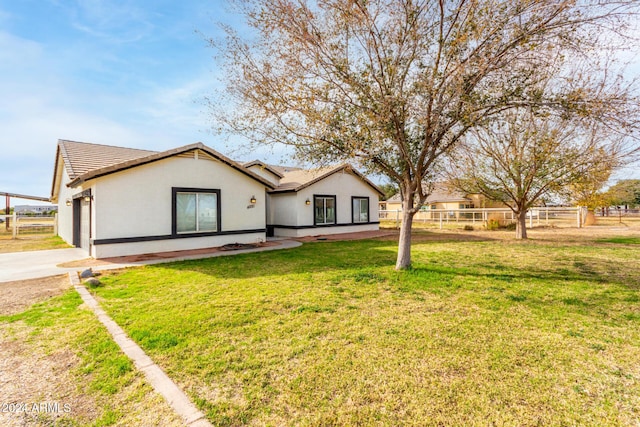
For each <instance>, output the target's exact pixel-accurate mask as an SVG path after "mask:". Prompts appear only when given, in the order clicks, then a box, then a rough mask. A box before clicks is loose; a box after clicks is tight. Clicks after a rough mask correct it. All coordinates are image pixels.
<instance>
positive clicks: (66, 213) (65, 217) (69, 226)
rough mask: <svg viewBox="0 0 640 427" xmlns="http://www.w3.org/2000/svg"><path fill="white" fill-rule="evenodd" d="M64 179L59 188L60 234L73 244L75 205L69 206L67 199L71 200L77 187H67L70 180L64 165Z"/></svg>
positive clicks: (63, 238)
mask: <svg viewBox="0 0 640 427" xmlns="http://www.w3.org/2000/svg"><path fill="white" fill-rule="evenodd" d="M60 162H61V163H62V158H61V159H60ZM61 176H62V179H61V180H60V187H59V188H58V199H57V201H58V236H60V237H61V238H62V240H64V241H65V242H67V243H68V244H70V245H72V244H73V206H67V200H71V196H72V195H73V194H74V193H75V192H76V190H75V189H71V188H69V187H67V186H66V185H65V184H66V183H67V182H69V175H68V174H67V171H66V170H65V169H64V167H62V175H61Z"/></svg>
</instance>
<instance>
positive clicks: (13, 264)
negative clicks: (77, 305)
mask: <svg viewBox="0 0 640 427" xmlns="http://www.w3.org/2000/svg"><path fill="white" fill-rule="evenodd" d="M278 243H279V244H278V245H275V246H264V247H259V248H253V249H242V250H237V251H226V252H212V253H207V254H196V255H189V253H188V251H184V254H180V255H177V256H175V257H170V258H158V259H151V260H144V261H134V262H116V263H107V264H104V265H96V266H92V263H93V262H94V260H93V259H91V258H88V259H87V253H86V252H85V251H83V250H81V249H75V248H72V249H51V250H47V251H30V252H12V253H7V254H0V283H1V282H12V281H15V280H28V279H37V278H40V277H49V276H57V275H59V274H65V273H69V272H72V271H79V270H84V269H85V268H86V267H91V268H92V269H93V270H94V271H103V270H114V269H118V268H125V267H133V266H137V265H148V264H161V263H165V262H174V261H185V260H190V259H203V258H212V257H217V256H230V255H238V254H246V253H252V252H264V251H273V250H279V249H290V248H295V247H298V246H300V245H301V244H302V243H300V242H296V241H293V240H280V241H278ZM84 259H86V260H87V264H86V266H82V265H80V266H76V267H58V265H59V264H65V263H71V262H74V261H78V260H84Z"/></svg>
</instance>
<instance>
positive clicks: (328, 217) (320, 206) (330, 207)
mask: <svg viewBox="0 0 640 427" xmlns="http://www.w3.org/2000/svg"><path fill="white" fill-rule="evenodd" d="M314 208H315V209H314V211H315V218H314V222H315V224H316V225H324V224H335V223H336V196H315V197H314Z"/></svg>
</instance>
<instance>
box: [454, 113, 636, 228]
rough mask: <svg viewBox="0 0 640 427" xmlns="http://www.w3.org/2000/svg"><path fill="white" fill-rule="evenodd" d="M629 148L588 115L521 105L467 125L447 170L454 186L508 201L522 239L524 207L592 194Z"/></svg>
mask: <svg viewBox="0 0 640 427" xmlns="http://www.w3.org/2000/svg"><path fill="white" fill-rule="evenodd" d="M635 150H636V147H635V144H633V143H630V142H629V140H627V139H626V138H625V136H624V135H623V134H620V133H618V132H611V131H610V130H609V129H608V128H606V127H604V126H603V124H601V123H599V122H598V121H597V120H595V119H594V118H591V117H587V118H585V117H581V116H577V115H575V116H574V115H568V114H562V115H560V116H555V115H551V114H549V112H548V111H545V109H540V108H531V107H521V108H518V109H512V110H509V111H506V112H503V113H502V114H501V116H500V117H499V118H495V119H493V120H491V121H489V122H488V123H486V124H485V125H484V126H479V127H477V128H474V129H472V130H471V131H470V132H469V135H468V136H467V137H466V138H465V141H464V142H463V143H461V144H460V145H459V146H458V147H457V149H456V150H455V153H454V154H453V155H452V156H451V157H452V159H453V161H452V166H453V167H452V168H451V171H452V172H453V173H452V175H454V179H453V182H454V183H455V185H456V186H457V187H458V188H460V189H464V190H465V191H466V192H469V193H480V194H483V195H485V196H486V197H488V198H489V199H492V200H496V201H500V202H503V203H504V204H506V205H508V206H509V208H511V210H512V211H513V213H514V215H515V217H516V239H526V238H527V229H526V215H527V211H529V210H530V208H532V207H533V206H536V204H537V203H539V202H540V201H541V200H542V199H543V198H554V197H555V198H561V197H565V196H567V195H569V194H571V193H572V192H577V191H578V189H580V190H581V191H582V194H583V195H586V193H587V192H591V193H594V194H595V191H590V190H593V189H594V187H596V186H599V188H601V187H602V186H603V185H604V184H605V183H606V180H607V179H608V177H609V176H610V174H611V172H612V171H613V170H615V169H616V168H617V167H619V166H621V165H622V164H624V162H625V161H626V160H628V159H630V158H631V156H632V155H633V153H634V151H635ZM599 188H598V189H599Z"/></svg>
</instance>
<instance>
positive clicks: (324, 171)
mask: <svg viewBox="0 0 640 427" xmlns="http://www.w3.org/2000/svg"><path fill="white" fill-rule="evenodd" d="M275 168H277V169H279V170H282V171H283V175H284V177H283V178H282V179H281V180H280V185H278V187H277V188H276V189H275V190H272V191H271V192H272V193H282V192H289V191H300V190H302V189H304V188H306V187H309V186H310V185H313V184H315V183H316V182H318V181H320V180H322V179H325V178H327V177H328V176H330V175H333V174H334V173H337V172H341V171H346V172H347V173H352V174H354V175H356V176H358V177H359V178H361V179H362V180H363V181H364V182H365V183H366V184H368V185H370V186H371V187H373V189H374V190H376V191H377V192H378V193H380V194H383V192H382V190H380V189H379V188H378V186H376V185H375V184H374V183H372V182H371V181H369V180H368V179H367V178H366V177H365V176H364V175H362V174H361V173H360V172H358V171H357V170H356V169H355V168H353V167H352V166H351V165H349V164H343V165H338V166H331V167H324V168H317V169H300V168H285V167H282V166H276V167H275Z"/></svg>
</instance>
